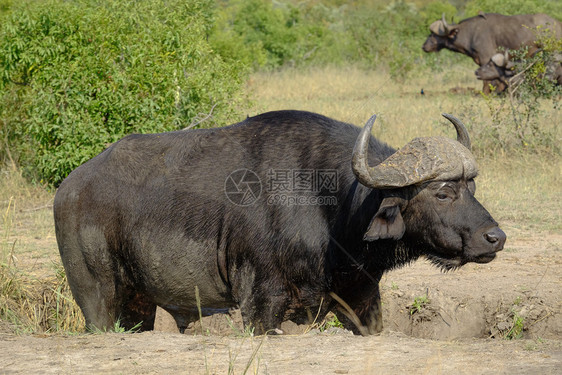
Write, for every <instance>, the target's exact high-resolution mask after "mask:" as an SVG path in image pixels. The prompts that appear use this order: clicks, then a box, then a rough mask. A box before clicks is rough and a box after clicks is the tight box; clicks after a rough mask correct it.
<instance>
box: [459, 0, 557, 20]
mask: <svg viewBox="0 0 562 375" xmlns="http://www.w3.org/2000/svg"><path fill="white" fill-rule="evenodd" d="M479 11H482V12H484V13H501V14H506V15H514V14H532V13H546V14H548V15H549V16H551V17H554V18H557V19H558V20H562V2H560V1H549V0H472V1H469V2H468V3H467V4H466V14H467V15H469V16H473V15H476V14H478V12H479Z"/></svg>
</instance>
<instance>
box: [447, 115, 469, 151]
mask: <svg viewBox="0 0 562 375" xmlns="http://www.w3.org/2000/svg"><path fill="white" fill-rule="evenodd" d="M441 115H442V116H443V117H445V118H446V119H447V120H449V121H451V123H452V124H453V125H454V126H455V129H456V130H457V142H459V143H460V144H461V145H463V146H464V147H466V148H467V149H468V150H469V151H470V148H471V145H470V136H469V135H468V130H466V127H465V126H464V124H463V123H462V122H461V120H459V119H458V118H456V117H455V116H453V115H450V114H448V113H442V114H441Z"/></svg>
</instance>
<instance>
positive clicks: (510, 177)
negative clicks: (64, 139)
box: [0, 67, 562, 332]
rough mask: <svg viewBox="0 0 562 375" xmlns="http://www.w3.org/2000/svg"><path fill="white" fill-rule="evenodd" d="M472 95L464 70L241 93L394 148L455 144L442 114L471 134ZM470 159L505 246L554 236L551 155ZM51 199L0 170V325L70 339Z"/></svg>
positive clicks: (267, 80)
mask: <svg viewBox="0 0 562 375" xmlns="http://www.w3.org/2000/svg"><path fill="white" fill-rule="evenodd" d="M459 87H460V89H459ZM421 88H424V91H425V95H423V96H422V95H421V94H420V90H421ZM451 88H457V89H455V90H453V91H451V90H450V89H451ZM480 88H481V85H480V82H479V81H476V80H475V79H474V78H473V74H472V71H470V70H467V69H466V68H464V67H461V68H454V69H451V70H450V71H448V72H446V73H441V74H439V75H437V76H433V77H429V76H426V77H421V78H418V79H415V80H411V81H409V82H407V83H404V84H396V83H394V82H392V81H390V80H389V78H388V74H385V73H384V72H372V71H363V70H360V69H355V68H348V69H345V70H341V69H340V70H337V69H332V68H324V69H317V70H310V71H298V70H292V69H289V70H283V71H280V72H275V73H260V74H255V75H254V76H252V78H251V79H250V81H249V82H248V91H249V93H250V96H251V97H252V98H253V100H254V106H253V107H252V108H250V109H248V114H249V115H254V114H257V113H261V112H265V111H270V110H275V109H303V110H309V111H314V112H318V113H322V114H324V115H327V116H330V117H333V118H336V119H339V120H342V121H347V122H351V123H355V124H363V123H364V122H365V121H366V120H367V119H368V118H369V117H370V116H371V115H372V114H373V113H376V114H377V115H378V119H377V124H376V126H375V128H376V129H375V130H374V134H375V135H376V136H378V137H379V138H381V139H382V140H384V141H385V142H387V143H389V144H391V145H392V146H395V147H401V146H403V145H404V144H405V143H406V142H408V141H409V140H411V139H412V138H414V137H418V136H427V135H447V136H451V137H453V136H454V131H453V128H452V127H451V126H450V125H449V124H448V122H447V121H446V120H445V119H443V118H442V117H441V116H440V114H441V113H442V112H447V113H451V114H454V115H456V116H457V117H459V118H461V119H462V120H463V121H464V122H466V123H467V125H468V126H469V127H470V129H471V132H472V134H473V135H474V132H476V131H479V130H482V128H483V126H484V125H485V124H487V123H488V122H489V118H488V117H487V116H489V110H488V107H487V106H486V104H485V103H484V101H483V98H482V97H481V96H480V95H478V94H476V93H475V91H476V90H479V89H480ZM543 118H544V126H551V127H554V130H555V134H556V137H557V139H558V140H560V135H559V134H560V131H559V124H560V123H562V119H561V115H560V111H559V110H554V109H552V108H550V107H545V111H544V113H543ZM479 124H483V125H480V127H478V126H479ZM545 155H546V156H545ZM477 157H478V159H479V163H480V169H481V174H480V176H479V178H478V189H477V196H478V198H479V199H480V200H481V201H482V202H483V203H484V205H485V206H486V207H487V208H488V209H489V211H490V212H491V213H492V215H493V216H494V217H495V218H496V219H497V220H498V221H499V222H500V224H501V225H502V228H504V230H505V231H506V232H507V234H508V237H509V238H510V239H514V238H517V237H524V236H531V237H532V236H538V235H540V233H541V232H547V231H548V232H558V233H560V231H561V229H562V224H561V223H562V220H561V219H562V218H561V212H562V209H561V208H562V207H561V204H562V203H561V202H562V188H561V186H562V184H561V183H562V181H561V177H560V176H561V160H560V158H559V157H557V156H552V154H551V155H549V154H547V153H546V154H541V155H533V154H529V153H527V152H523V151H522V152H515V153H510V154H509V155H508V154H505V153H501V152H498V153H492V152H488V153H484V154H482V155H477ZM53 197H54V194H53V192H49V191H47V190H45V189H44V188H42V187H36V186H31V185H30V184H29V183H28V182H26V181H25V179H23V178H22V176H21V173H20V172H19V171H18V170H17V169H16V168H14V167H11V166H7V167H4V168H3V169H1V170H0V214H1V215H2V217H1V218H0V220H1V221H0V225H1V228H0V240H1V243H0V265H1V269H0V291H1V295H0V313H1V314H2V315H1V320H4V321H6V320H8V321H10V322H11V323H13V324H15V325H16V326H17V327H18V329H19V330H20V331H34V332H38V331H39V332H41V331H45V330H51V331H57V330H63V331H77V330H80V329H81V328H82V327H83V324H84V323H83V318H82V316H81V314H80V312H79V310H78V308H77V306H76V304H75V303H74V302H73V301H72V300H71V299H70V292H69V290H68V286H67V284H66V281H65V278H64V273H63V272H62V268H61V266H60V259H59V255H58V250H57V247H56V240H55V235H54V225H53V218H52V208H51V206H52V200H53ZM507 248H508V249H509V241H508V244H507Z"/></svg>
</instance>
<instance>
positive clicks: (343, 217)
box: [54, 111, 506, 334]
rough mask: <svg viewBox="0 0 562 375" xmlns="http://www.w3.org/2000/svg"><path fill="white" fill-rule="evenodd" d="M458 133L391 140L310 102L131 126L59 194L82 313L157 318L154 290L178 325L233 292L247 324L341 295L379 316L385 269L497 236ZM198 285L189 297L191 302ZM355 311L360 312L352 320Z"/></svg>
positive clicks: (484, 257) (501, 239) (360, 323)
mask: <svg viewBox="0 0 562 375" xmlns="http://www.w3.org/2000/svg"><path fill="white" fill-rule="evenodd" d="M444 116H446V117H447V118H448V119H449V120H450V121H451V122H452V123H453V124H454V126H455V128H456V130H457V134H458V140H453V139H449V138H446V137H426V138H416V139H414V140H412V141H411V142H409V143H408V144H406V145H405V146H404V147H403V148H401V149H400V150H398V151H397V150H395V149H393V148H391V147H389V146H388V145H386V144H384V143H382V142H380V141H378V140H377V139H375V138H374V137H372V136H371V129H372V126H373V123H374V117H373V118H372V119H371V120H369V121H368V123H367V124H366V125H365V127H364V128H363V129H362V130H361V129H360V128H358V127H355V126H353V125H350V124H346V123H342V122H339V121H336V120H333V119H330V118H327V117H324V116H321V115H318V114H313V113H309V112H300V111H279V112H270V113H265V114H262V115H259V116H256V117H251V118H248V119H246V120H245V121H242V122H240V123H238V124H235V125H232V126H228V127H225V128H217V129H205V130H189V131H177V132H169V133H162V134H150V135H130V136H127V137H125V138H123V139H121V140H120V141H118V142H116V143H115V144H113V145H111V146H110V147H108V148H107V149H106V150H105V151H103V152H102V153H101V154H99V155H98V156H96V157H94V158H93V159H91V160H90V161H88V162H86V163H85V164H83V165H82V166H80V167H78V168H77V169H76V170H74V171H73V172H72V173H71V174H70V175H69V176H68V177H67V178H66V179H65V180H64V181H63V183H62V184H61V186H60V187H59V189H58V192H57V194H56V197H55V202H54V215H55V226H56V236H57V242H58V245H59V250H60V254H61V257H62V260H63V264H64V267H65V270H66V273H67V277H68V282H69V284H70V287H71V289H72V293H73V295H74V297H75V299H76V301H77V303H78V304H79V306H80V307H81V309H82V311H83V313H84V316H85V318H86V324H87V326H88V327H89V328H92V329H93V328H98V329H104V328H108V327H109V328H111V327H113V326H114V323H115V322H116V321H119V322H120V324H121V325H122V326H124V327H127V328H130V327H132V326H134V325H135V324H136V323H138V322H142V329H152V328H153V325H154V315H155V310H156V306H157V305H158V306H161V307H162V308H164V309H165V310H167V311H168V312H169V313H171V315H172V316H174V318H175V320H176V322H177V325H178V328H179V330H180V331H182V332H183V330H184V329H185V327H186V326H187V325H188V324H189V322H192V321H195V320H197V319H198V307H200V308H201V312H202V314H203V315H210V314H213V313H216V312H219V311H225V310H226V309H228V308H231V307H235V306H239V307H240V310H241V313H242V317H243V321H244V324H245V325H246V326H253V327H255V332H256V333H264V332H271V331H274V332H279V326H280V324H281V322H282V321H284V320H287V319H293V320H295V321H297V322H301V321H303V320H305V319H306V317H307V316H308V314H309V313H310V312H312V314H313V315H315V314H316V312H320V313H322V314H325V313H327V312H328V311H330V310H334V309H338V308H340V307H341V305H339V302H338V300H343V301H345V303H346V304H347V305H349V306H348V308H349V309H351V310H352V311H353V312H349V311H351V310H348V312H347V314H348V316H349V317H353V316H355V318H354V319H351V318H350V320H346V319H344V321H345V323H344V324H345V325H346V326H347V327H348V328H350V329H353V330H354V331H355V332H359V333H362V334H373V333H377V332H380V331H381V329H382V316H381V302H380V295H379V286H378V283H379V281H380V279H381V276H382V274H383V273H384V272H385V271H387V270H390V269H392V268H395V267H399V266H401V265H404V264H407V263H409V262H412V261H414V260H415V259H418V258H419V257H421V256H424V257H426V258H427V259H429V260H430V261H432V262H433V263H434V264H435V265H437V266H438V267H441V268H443V269H446V270H450V269H455V268H457V267H460V266H462V265H463V264H465V263H467V262H478V263H486V262H489V261H491V260H492V259H494V257H495V256H496V253H497V252H498V251H500V250H502V248H503V246H504V243H505V240H506V236H505V234H504V233H503V232H502V230H501V229H500V228H499V227H498V224H497V223H496V222H495V221H494V219H493V218H492V217H491V216H490V214H489V213H488V212H487V211H486V209H484V207H482V205H481V204H480V203H479V202H478V201H477V200H476V198H475V197H474V189H475V184H474V180H473V179H474V177H476V175H477V167H476V162H475V160H474V157H473V156H472V154H471V152H470V140H469V137H468V133H467V131H466V129H465V127H464V126H463V125H462V123H461V122H460V121H459V120H457V119H456V118H454V117H452V116H450V115H444ZM197 301H199V306H198V303H197ZM352 320H354V321H355V323H356V324H355V325H354V324H352Z"/></svg>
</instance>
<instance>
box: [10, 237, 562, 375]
mask: <svg viewBox="0 0 562 375" xmlns="http://www.w3.org/2000/svg"><path fill="white" fill-rule="evenodd" d="M510 232H511V235H513V234H514V235H513V236H511V237H510V239H509V242H508V244H507V246H506V250H504V251H503V252H502V253H501V254H500V255H499V257H498V259H496V260H495V261H493V262H492V263H489V264H485V265H475V264H470V265H466V266H465V267H463V268H462V269H460V270H457V271H455V272H449V273H442V272H440V271H439V270H438V269H436V268H434V267H432V266H431V265H429V264H428V263H426V262H423V261H418V262H417V263H415V264H413V265H412V266H409V267H405V268H402V269H399V270H395V271H392V272H390V273H388V274H387V275H386V276H385V277H384V278H383V280H382V282H381V287H382V298H383V304H384V305H383V308H384V320H385V321H384V325H385V329H384V331H383V334H382V335H380V336H377V337H368V338H365V337H358V336H353V335H351V334H350V333H349V332H347V331H343V330H329V331H328V332H319V331H318V330H312V331H310V332H308V333H306V334H302V333H300V334H299V333H298V332H302V329H303V327H295V326H291V325H285V326H284V329H285V330H286V331H287V332H291V333H292V334H288V335H285V336H279V337H275V336H269V337H250V336H245V337H244V336H243V334H242V333H241V331H242V328H241V327H240V326H239V325H238V326H237V324H239V323H238V320H239V319H238V318H237V317H236V316H237V315H236V314H235V313H234V315H233V317H232V318H231V320H233V321H234V322H235V323H234V327H233V326H232V325H233V324H232V323H229V322H228V320H227V318H226V316H215V317H213V318H212V319H205V320H204V321H203V333H204V334H203V335H201V334H200V333H199V334H198V335H193V334H191V335H187V334H186V335H180V334H178V333H171V332H145V333H140V334H97V335H78V336H61V335H57V336H50V335H27V336H15V335H12V334H1V335H0V373H8V374H10V373H57V374H59V373H139V374H152V373H163V374H166V373H188V374H200V373H210V374H224V373H229V371H231V370H232V373H235V374H240V373H245V372H246V371H247V373H259V374H293V373H302V374H356V373H359V374H362V373H384V374H389V373H390V374H402V373H405V372H416V373H428V374H429V373H431V374H433V373H444V374H446V373H453V372H456V373H460V374H465V373H466V374H480V373H494V374H495V373H510V374H512V373H516V374H519V373H523V374H527V373H528V374H555V373H557V374H559V373H560V372H561V371H562V370H561V369H562V361H561V360H562V340H561V338H562V317H561V314H560V313H561V303H562V290H561V287H562V282H561V281H562V280H561V279H562V274H561V272H560V270H561V264H562V256H561V255H562V252H561V250H562V236H561V235H560V234H552V233H551V234H541V235H537V236H536V237H533V238H529V237H524V236H522V235H520V236H518V235H517V233H514V232H516V230H515V229H513V228H512V230H511V231H510ZM508 235H510V233H508ZM415 301H417V306H418V307H419V308H414V307H412V305H413V304H414V302H415ZM158 329H160V330H161V331H165V330H166V329H167V327H166V325H165V324H164V323H159V324H158ZM521 329H523V330H522V331H521ZM200 330H201V327H200V326H195V327H193V328H192V331H198V332H201V331H200ZM0 331H2V330H0ZM508 336H512V337H517V336H520V337H519V338H515V339H512V340H508V339H506V338H505V337H508Z"/></svg>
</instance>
